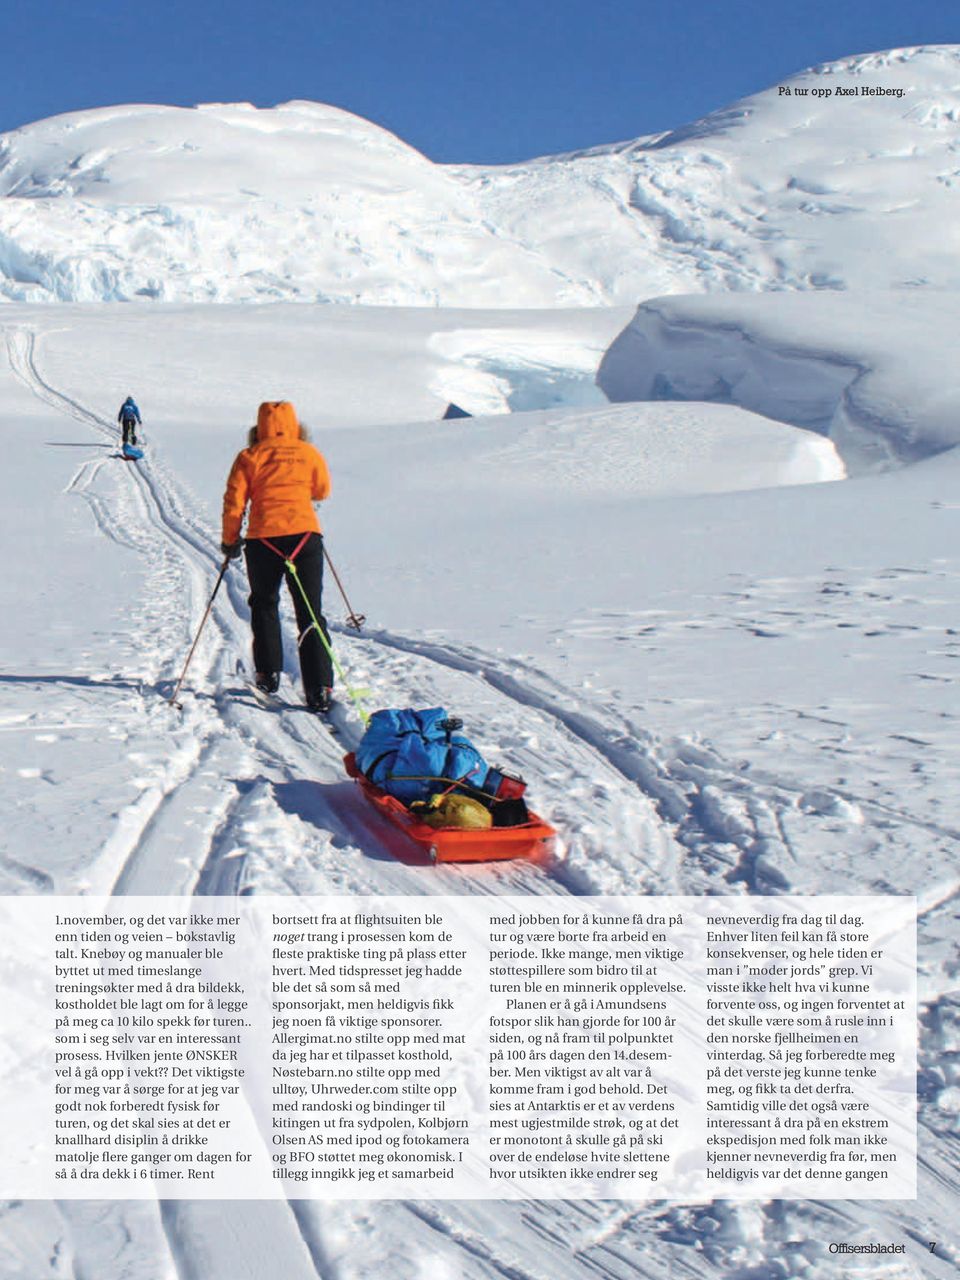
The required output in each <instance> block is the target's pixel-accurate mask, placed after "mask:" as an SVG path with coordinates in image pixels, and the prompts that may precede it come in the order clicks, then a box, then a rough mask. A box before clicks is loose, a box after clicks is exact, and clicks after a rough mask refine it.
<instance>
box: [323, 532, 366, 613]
mask: <svg viewBox="0 0 960 1280" xmlns="http://www.w3.org/2000/svg"><path fill="white" fill-rule="evenodd" d="M323 558H324V559H325V560H326V562H327V564H328V565H329V566H330V572H331V573H332V574H333V578H334V581H335V582H336V584H337V586H338V587H339V588H340V594H341V595H342V596H343V603H344V604H345V605H346V606H347V626H349V627H354V628H355V629H356V630H357V631H359V630H360V628H361V627H362V626H363V624H364V623H365V622H366V620H367V619H366V617H365V615H364V614H362V613H354V611H353V610H352V609H351V608H350V601H349V600H348V599H347V593H346V592H345V591H344V589H343V583H342V582H341V581H340V575H339V573H337V571H336V569H335V568H334V567H333V561H332V560H331V559H330V552H329V551H328V550H327V544H326V543H324V544H323Z"/></svg>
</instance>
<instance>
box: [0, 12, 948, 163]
mask: <svg viewBox="0 0 960 1280" xmlns="http://www.w3.org/2000/svg"><path fill="white" fill-rule="evenodd" d="M3 14H4V16H3V20H2V23H0V37H2V42H3V48H4V53H5V57H4V75H3V77H2V78H0V130H7V129H12V128H15V127H16V126H17V125H20V124H25V123H28V122H29V121H31V120H37V119H40V118H42V117H44V116H49V115H55V114H57V113H59V112H63V111H74V110H78V109H80V108H83V107H93V106H105V105H111V104H114V103H122V102H167V103H173V104H177V105H185V106H189V105H192V104H193V103H195V102H225V101H230V102H233V101H246V102H254V103H256V104H257V105H259V106H271V105H273V104H274V103H276V102H283V101H286V100H288V99H290V98H313V99H316V100H318V101H321V102H329V103H333V104H334V105H336V106H340V107H346V108H347V109H348V110H351V111H355V112H357V113H358V114H359V115H363V116H366V117H367V118H369V119H372V120H375V121H377V123H379V124H382V125H384V126H386V127H387V128H389V129H391V130H392V131H393V132H394V133H397V134H399V135H400V136H401V137H402V138H404V139H405V140H406V141H407V142H409V143H412V144H413V145H414V146H416V147H419V148H420V150H421V151H424V152H425V153H426V154H427V155H429V156H430V157H431V158H433V159H435V160H445V161H457V160H462V161H475V162H482V163H492V164H495V163H501V162H506V161H510V160H517V159H523V158H527V157H531V156H534V155H544V154H548V153H551V152H557V151H568V150H574V149H576V148H578V147H587V146H596V145H599V144H601V143H604V142H616V141H619V140H622V139H626V138H633V137H637V136H639V135H641V134H644V133H653V132H656V131H658V130H661V129H667V128H671V127H674V126H676V125H679V124H683V123H684V122H685V121H688V120H691V119H695V118H696V117H698V116H701V115H704V114H705V113H706V112H707V111H710V110H713V109H714V108H716V107H721V106H724V105H726V104H727V103H729V102H732V101H733V100H735V99H736V98H738V97H742V96H744V95H745V94H747V93H752V92H755V91H756V90H758V89H762V88H765V87H767V86H769V85H771V84H775V83H776V82H777V81H778V80H781V79H784V78H785V77H786V76H788V75H790V74H791V73H793V72H795V71H799V70H801V69H802V68H803V67H806V66H810V65H812V64H813V63H816V62H821V61H825V60H827V59H830V58H836V57H842V56H844V55H846V54H852V53H865V52H870V51H872V50H876V49H884V48H890V47H893V46H898V45H909V44H941V43H960V5H958V4H957V0H926V2H925V0H917V2H916V3H913V4H905V3H904V2H903V0H793V2H792V3H786V2H785V0H686V2H685V3H684V2H683V0H681V2H680V3H679V4H670V3H664V2H663V0H660V2H659V3H652V2H651V0H593V2H592V3H583V2H582V0H476V2H475V3H468V2H466V0H353V2H352V3H349V2H347V0H297V2H296V3H294V2H293V0H274V2H273V3H259V2H257V0H229V3H227V2H226V0H196V3H195V4H191V3H187V2H186V0H154V3H151V4H149V5H145V4H142V3H141V2H140V0H86V3H77V0H55V2H54V3H44V2H43V0H4V5H3Z"/></svg>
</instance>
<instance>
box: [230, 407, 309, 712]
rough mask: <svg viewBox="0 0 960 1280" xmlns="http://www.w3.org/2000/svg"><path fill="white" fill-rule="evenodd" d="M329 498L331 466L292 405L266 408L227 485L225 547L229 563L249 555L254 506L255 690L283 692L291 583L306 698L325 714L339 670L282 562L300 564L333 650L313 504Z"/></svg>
mask: <svg viewBox="0 0 960 1280" xmlns="http://www.w3.org/2000/svg"><path fill="white" fill-rule="evenodd" d="M329 494H330V472H329V471H328V470H327V464H326V461H325V460H324V457H323V455H322V454H321V453H320V452H319V451H318V450H317V449H315V448H314V447H313V445H312V444H310V443H309V441H308V440H307V438H306V432H305V431H304V429H303V427H301V425H300V423H299V421H298V420H297V414H296V410H295V409H294V407H293V405H292V404H290V403H289V402H288V401H286V400H277V401H267V402H265V403H264V404H262V405H261V406H260V409H259V412H258V413H257V425H256V426H255V427H253V428H252V429H251V432H250V442H249V445H248V447H247V448H246V449H243V450H242V451H241V452H240V453H238V454H237V456H236V459H235V460H234V463H233V466H232V467H231V468H230V475H229V477H228V478H227V487H226V490H225V492H224V495H223V540H222V542H221V544H220V545H221V549H222V551H223V553H224V555H227V556H230V557H231V558H233V557H236V556H239V554H240V551H241V549H242V548H243V547H244V543H243V541H241V538H240V531H241V528H242V525H243V516H244V512H245V511H246V509H247V507H248V505H249V508H250V512H249V518H248V520H247V533H246V547H245V550H246V561H247V576H248V578H249V580H250V598H249V601H250V622H251V625H252V627H253V664H254V667H255V669H256V684H257V687H258V688H259V689H262V690H263V691H264V692H266V693H275V692H276V691H277V689H278V688H279V686H280V673H281V671H282V670H283V645H282V641H281V635H280V617H279V603H280V584H281V582H282V581H283V579H284V576H286V578H287V587H288V588H289V590H290V594H291V596H292V598H293V607H294V610H295V612H296V616H297V626H298V628H299V633H300V642H299V651H300V673H301V675H302V677H303V691H304V694H305V696H306V700H307V705H308V706H309V707H310V708H311V709H312V710H314V711H320V712H325V711H327V710H329V707H330V691H331V688H332V686H333V664H332V663H331V661H330V654H329V653H328V651H327V648H326V646H325V645H324V643H323V641H322V640H321V638H320V636H318V635H317V630H316V627H315V625H314V622H313V619H312V618H311V616H310V610H309V609H308V608H307V604H306V601H304V599H303V596H302V595H301V593H300V590H299V588H298V587H297V584H296V583H295V582H294V581H293V579H292V578H291V577H290V575H289V574H287V572H286V569H285V567H284V561H285V560H286V559H288V558H289V559H291V560H293V562H294V563H295V564H296V567H297V575H298V577H299V579H300V582H301V583H302V584H303V588H304V591H305V592H306V594H307V597H308V599H309V601H310V604H311V605H312V606H313V611H314V613H315V614H316V616H317V620H318V621H319V623H320V627H321V630H322V631H323V638H324V640H326V642H327V644H329V643H330V635H329V632H328V631H327V623H326V619H325V618H324V616H323V614H322V612H321V596H322V592H323V537H322V535H321V533H320V524H319V521H318V520H317V514H316V512H315V511H314V509H313V504H314V502H318V501H320V500H322V499H323V498H326V497H328V496H329Z"/></svg>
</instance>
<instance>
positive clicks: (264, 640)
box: [245, 533, 333, 695]
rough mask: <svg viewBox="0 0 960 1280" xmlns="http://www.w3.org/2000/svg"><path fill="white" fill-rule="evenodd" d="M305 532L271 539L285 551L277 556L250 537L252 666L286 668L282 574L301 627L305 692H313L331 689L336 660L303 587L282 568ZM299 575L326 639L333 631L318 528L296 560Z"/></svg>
mask: <svg viewBox="0 0 960 1280" xmlns="http://www.w3.org/2000/svg"><path fill="white" fill-rule="evenodd" d="M302 537H303V534H302V533H290V534H284V536H283V537H280V538H270V539H269V541H270V542H272V543H273V545H274V546H275V547H277V548H278V549H279V550H280V551H282V552H283V556H278V555H277V553H276V551H272V550H271V549H270V547H268V546H267V544H266V541H264V540H261V539H260V538H248V539H247V542H246V548H245V553H246V558H247V577H248V578H249V580H250V622H251V624H252V626H253V665H254V668H255V669H256V670H257V671H263V672H271V671H272V672H276V673H278V674H279V672H281V671H282V670H283V642H282V640H281V637H280V613H279V606H280V584H281V582H282V581H283V579H284V577H286V579H287V588H288V590H289V592H290V595H291V598H292V599H293V608H294V611H295V613H296V615H297V632H298V634H299V637H300V641H299V644H300V674H301V676H302V677H303V691H304V693H305V694H308V695H309V694H310V693H313V692H314V691H315V690H319V689H330V688H332V686H333V663H332V662H331V661H330V655H329V653H328V652H327V650H326V648H325V647H324V645H323V642H322V641H321V639H320V637H319V636H318V635H317V629H316V627H315V626H314V625H313V619H312V618H311V617H310V611H309V610H308V609H307V605H306V602H305V601H304V598H303V596H302V595H301V594H300V588H299V587H298V586H297V584H296V583H295V582H294V580H293V578H292V577H290V575H289V574H288V573H287V571H286V569H285V567H284V563H283V561H284V557H286V556H290V555H292V554H293V552H294V551H295V550H296V548H297V543H298V542H299V541H300V539H301V538H302ZM294 564H295V565H296V566H297V576H298V577H299V579H300V581H301V583H302V584H303V588H304V590H305V591H306V593H307V597H308V599H309V600H310V603H311V605H312V606H313V611H314V613H315V614H316V615H317V619H318V620H319V622H320V626H321V628H322V630H323V634H324V637H325V639H326V641H327V644H329V643H330V633H329V631H328V630H327V621H326V618H324V616H323V614H322V613H321V612H320V609H321V605H320V598H321V595H322V593H323V538H322V537H321V536H320V534H319V533H311V534H310V537H309V538H308V539H307V541H306V542H305V543H304V544H303V547H302V549H301V551H300V553H299V555H297V557H296V559H295V560H294Z"/></svg>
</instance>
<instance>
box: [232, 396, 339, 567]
mask: <svg viewBox="0 0 960 1280" xmlns="http://www.w3.org/2000/svg"><path fill="white" fill-rule="evenodd" d="M329 494H330V472H329V471H328V470H327V464H326V462H325V461H324V458H323V455H322V454H321V453H320V452H319V451H318V450H317V449H315V448H314V447H313V445H312V444H309V443H308V442H307V441H306V440H304V439H302V438H301V432H300V423H299V422H298V421H297V413H296V410H295V409H294V407H293V405H292V404H290V403H289V402H288V401H286V400H276V401H267V402H266V403H264V404H262V405H261V406H260V409H259V411H258V413H257V431H256V442H255V443H254V444H252V445H250V447H249V448H247V449H243V450H242V451H241V452H240V453H238V454H237V456H236V459H235V461H234V464H233V466H232V467H231V468H230V475H229V476H228V478H227V487H226V491H225V492H224V495H223V541H224V543H232V542H236V541H237V539H238V538H239V537H240V528H241V525H242V524H243V513H244V510H245V509H246V506H247V503H248V502H249V504H250V519H249V521H248V522H247V537H248V538H279V537H281V536H282V535H283V534H285V533H307V532H308V531H310V532H314V533H319V532H320V523H319V521H318V520H317V513H316V512H315V511H314V509H313V505H312V504H313V502H315V501H319V500H320V499H321V498H326V497H328V496H329Z"/></svg>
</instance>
